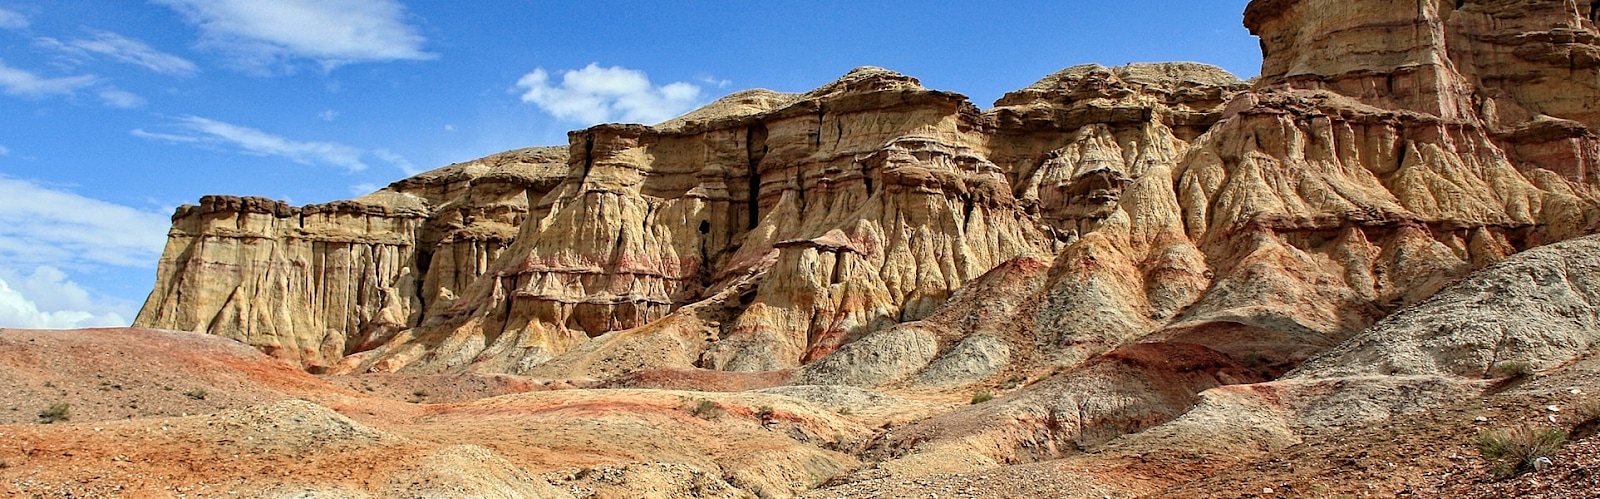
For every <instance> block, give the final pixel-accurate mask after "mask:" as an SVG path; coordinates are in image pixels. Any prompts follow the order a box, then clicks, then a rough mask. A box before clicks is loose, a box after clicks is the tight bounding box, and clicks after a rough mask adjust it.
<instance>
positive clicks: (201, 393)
mask: <svg viewBox="0 0 1600 499" xmlns="http://www.w3.org/2000/svg"><path fill="white" fill-rule="evenodd" d="M208 395H210V394H208V393H206V391H205V390H202V389H199V388H196V389H193V390H189V391H187V392H183V396H185V397H189V398H192V399H195V400H205V399H206V396H208Z"/></svg>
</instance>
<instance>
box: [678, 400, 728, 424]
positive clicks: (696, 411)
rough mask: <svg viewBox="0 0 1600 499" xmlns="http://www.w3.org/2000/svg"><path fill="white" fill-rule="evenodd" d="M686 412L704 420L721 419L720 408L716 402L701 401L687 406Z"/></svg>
mask: <svg viewBox="0 0 1600 499" xmlns="http://www.w3.org/2000/svg"><path fill="white" fill-rule="evenodd" d="M686 411H687V412H688V413H689V415H691V416H694V417H697V418H700V419H705V420H711V419H717V418H719V417H722V408H721V407H718V406H717V403H716V402H712V401H710V400H705V399H701V400H700V402H699V403H696V404H694V405H692V406H689V407H688V409H686Z"/></svg>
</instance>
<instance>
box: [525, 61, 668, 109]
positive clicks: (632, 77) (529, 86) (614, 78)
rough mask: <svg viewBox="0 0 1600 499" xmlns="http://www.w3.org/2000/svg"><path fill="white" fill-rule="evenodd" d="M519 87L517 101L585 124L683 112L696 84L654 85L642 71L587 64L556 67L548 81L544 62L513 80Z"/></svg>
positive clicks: (549, 75) (548, 75)
mask: <svg viewBox="0 0 1600 499" xmlns="http://www.w3.org/2000/svg"><path fill="white" fill-rule="evenodd" d="M516 86H517V87H519V88H522V89H525V91H524V92H523V93H522V101H523V102H529V103H533V104H534V105H537V106H539V108H540V109H544V110H545V112H548V113H550V114H551V115H552V116H555V117H557V118H560V119H564V120H569V121H574V122H580V123H585V124H595V123H604V122H608V121H626V122H633V123H656V122H659V121H664V120H667V119H670V118H672V117H674V116H677V115H679V114H683V113H684V112H686V111H689V110H690V109H694V107H695V106H697V105H699V104H700V87H699V86H696V85H694V84H691V83H684V82H677V83H669V84H666V85H661V86H655V85H652V84H651V83H650V79H649V78H648V77H646V76H645V74H644V72H643V71H639V70H635V69H628V68H623V67H620V66H613V67H609V68H602V67H600V66H599V65H598V64H589V65H588V66H587V67H585V68H583V69H573V70H566V71H561V82H560V83H559V84H552V82H551V74H550V73H549V72H547V71H545V70H544V68H537V69H534V70H533V72H531V73H528V74H526V75H523V76H522V78H520V79H518V80H517V84H516Z"/></svg>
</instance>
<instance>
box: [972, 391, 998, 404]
mask: <svg viewBox="0 0 1600 499" xmlns="http://www.w3.org/2000/svg"><path fill="white" fill-rule="evenodd" d="M990 400H994V394H992V393H989V392H988V390H984V391H980V392H978V393H974V394H972V403H973V404H982V403H984V402H988V401H990Z"/></svg>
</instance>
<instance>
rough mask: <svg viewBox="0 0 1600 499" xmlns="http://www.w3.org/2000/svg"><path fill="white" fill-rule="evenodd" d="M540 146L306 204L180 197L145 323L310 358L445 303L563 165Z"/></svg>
mask: <svg viewBox="0 0 1600 499" xmlns="http://www.w3.org/2000/svg"><path fill="white" fill-rule="evenodd" d="M564 153H565V151H564V150H556V149H552V148H531V149H521V150H516V151H509V152H506V153H501V154H497V155H494V156H490V157H487V158H483V159H479V160H476V161H471V162H467V163H461V164H456V165H451V166H447V167H444V168H440V169H437V170H433V171H430V172H426V173H422V174H420V175H417V176H415V177H411V178H408V179H405V180H402V181H399V182H396V183H394V184H393V185H391V186H389V187H387V188H384V189H381V190H379V191H377V192H374V193H371V194H368V195H366V196H362V197H360V198H357V199H355V200H351V201H340V202H335V203H328V204H319V205H309V206H304V207H293V206H288V205H286V204H284V203H282V202H276V201H270V200H266V199H262V198H239V197H232V196H207V197H205V198H203V199H201V202H200V205H198V206H183V207H180V208H178V211H177V213H175V214H174V215H173V227H172V231H171V233H170V234H169V235H168V241H169V242H168V245H167V249H166V251H165V253H164V254H163V255H162V258H161V263H160V268H159V271H158V276H159V277H158V278H157V280H156V285H155V289H154V290H153V291H152V292H151V294H150V298H149V299H148V300H147V301H146V303H145V306H144V308H143V309H141V310H140V313H139V316H138V317H137V318H136V319H135V320H134V322H135V323H136V324H142V325H148V326H151V327H159V328H164V329H177V330H185V331H203V332H208V333H211V334H216V335H221V336H227V337H230V338H234V339H237V340H239V341H242V342H244V343H247V344H250V345H253V346H256V347H258V348H261V349H262V350H264V351H266V352H268V353H269V354H272V355H273V356H275V357H278V358H280V359H283V360H286V361H289V362H290V363H293V364H297V365H301V366H305V367H307V368H323V367H328V366H331V365H333V364H336V363H338V362H339V361H340V360H341V359H343V358H344V357H345V356H346V355H350V354H352V353H357V352H361V351H365V350H368V349H371V348H372V347H374V346H376V345H378V344H382V343H383V342H384V341H387V340H388V339H389V338H390V337H391V336H393V335H394V334H395V333H396V332H398V331H401V330H403V329H406V328H408V327H411V326H413V325H415V324H416V323H417V322H418V321H419V320H420V318H421V317H422V316H423V315H424V314H425V312H426V311H427V309H428V308H429V307H430V306H438V307H441V308H442V307H443V306H444V305H448V304H449V303H450V302H451V301H453V300H454V299H455V296H456V294H458V293H459V292H460V289H461V288H462V287H464V286H465V285H466V284H467V283H469V282H471V281H472V280H474V279H476V278H477V277H478V276H479V275H481V274H482V273H483V272H484V268H485V267H486V266H487V265H488V262H490V261H492V260H493V259H494V258H495V257H497V256H498V254H499V252H500V251H501V250H503V249H504V248H505V246H506V245H508V244H510V241H511V238H512V237H513V236H514V234H515V232H516V227H517V226H519V225H520V224H521V223H522V222H523V220H524V219H525V218H526V216H527V211H528V202H527V199H528V198H529V197H530V196H532V197H534V198H537V197H538V196H539V195H541V193H542V192H544V191H548V190H549V189H550V188H551V187H552V185H553V184H552V180H554V179H559V178H560V177H562V176H564V175H565V162H566V161H565V154H564Z"/></svg>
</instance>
